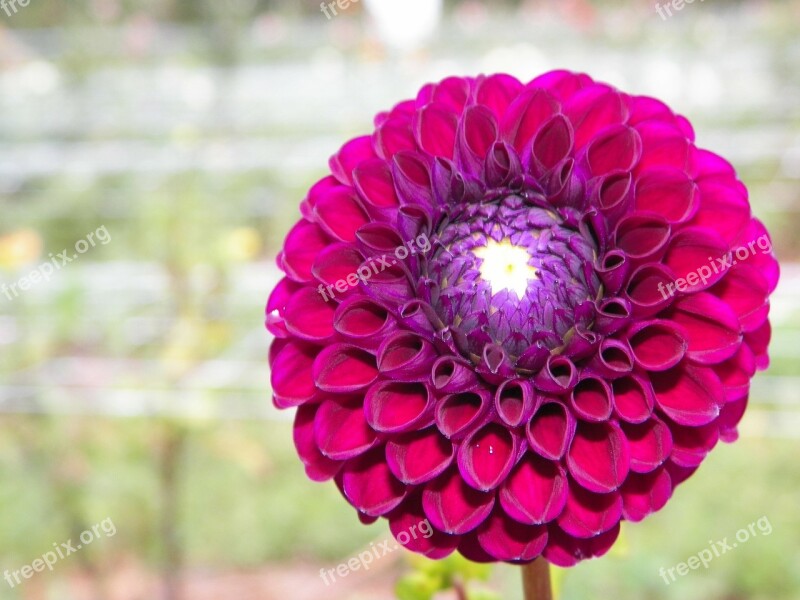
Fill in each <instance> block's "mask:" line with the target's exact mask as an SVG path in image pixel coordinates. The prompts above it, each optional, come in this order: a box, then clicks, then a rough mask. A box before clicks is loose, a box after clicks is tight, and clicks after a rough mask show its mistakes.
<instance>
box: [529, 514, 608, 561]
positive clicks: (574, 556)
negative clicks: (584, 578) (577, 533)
mask: <svg viewBox="0 0 800 600" xmlns="http://www.w3.org/2000/svg"><path fill="white" fill-rule="evenodd" d="M548 534H549V537H548V540H547V547H546V548H545V549H544V552H543V553H542V554H543V555H544V557H545V558H546V559H547V560H548V561H549V562H551V563H553V564H554V565H556V566H558V567H571V566H573V565H576V564H578V563H579V562H580V561H582V560H584V559H587V558H596V557H598V556H602V555H603V554H605V553H606V552H608V551H609V549H610V548H611V546H613V545H614V542H615V541H617V537H618V536H619V523H617V525H615V526H614V527H612V528H611V529H609V530H608V531H605V532H603V533H601V534H599V535H596V536H594V537H592V538H589V539H585V540H582V539H577V538H575V537H573V536H572V535H569V534H567V533H565V532H563V531H562V530H561V529H560V528H558V527H556V526H554V525H551V526H550V527H549V528H548Z"/></svg>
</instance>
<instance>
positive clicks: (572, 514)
mask: <svg viewBox="0 0 800 600" xmlns="http://www.w3.org/2000/svg"><path fill="white" fill-rule="evenodd" d="M621 518H622V496H620V495H619V493H617V492H614V493H611V494H595V493H592V492H589V491H587V490H585V489H583V488H581V487H580V486H577V485H571V486H569V492H568V494H567V503H566V504H565V505H564V510H563V512H562V513H561V515H559V517H558V520H557V521H556V522H557V523H558V526H559V527H560V528H561V529H562V530H563V531H564V532H565V533H568V534H569V535H572V536H575V537H576V538H581V539H585V538H592V537H594V536H596V535H599V534H601V533H603V532H605V531H608V530H609V529H612V528H613V527H614V526H616V525H617V524H618V523H619V520H620V519H621Z"/></svg>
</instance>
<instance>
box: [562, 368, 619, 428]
mask: <svg viewBox="0 0 800 600" xmlns="http://www.w3.org/2000/svg"><path fill="white" fill-rule="evenodd" d="M570 406H572V409H573V410H574V411H575V414H576V415H578V417H579V418H581V419H585V420H587V421H605V420H607V419H608V417H610V416H611V410H612V406H611V387H610V386H609V385H608V383H607V382H606V381H605V380H604V379H601V378H599V377H594V376H592V375H589V376H584V377H583V378H582V379H581V380H580V381H579V382H578V385H576V386H575V389H573V390H572V393H571V394H570Z"/></svg>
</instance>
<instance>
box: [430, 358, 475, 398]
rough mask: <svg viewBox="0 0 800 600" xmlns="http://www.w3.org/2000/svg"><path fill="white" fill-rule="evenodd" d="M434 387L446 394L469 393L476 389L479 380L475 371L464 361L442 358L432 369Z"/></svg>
mask: <svg viewBox="0 0 800 600" xmlns="http://www.w3.org/2000/svg"><path fill="white" fill-rule="evenodd" d="M431 380H432V382H433V387H435V388H436V389H437V390H439V391H441V392H444V393H445V394H452V393H456V392H460V391H469V390H471V389H472V388H474V387H476V386H477V384H478V378H477V377H476V376H475V371H473V370H472V368H470V366H469V364H468V363H467V362H466V361H464V360H463V359H458V358H455V357H453V356H442V357H440V358H437V359H436V362H434V363H433V366H432V367H431Z"/></svg>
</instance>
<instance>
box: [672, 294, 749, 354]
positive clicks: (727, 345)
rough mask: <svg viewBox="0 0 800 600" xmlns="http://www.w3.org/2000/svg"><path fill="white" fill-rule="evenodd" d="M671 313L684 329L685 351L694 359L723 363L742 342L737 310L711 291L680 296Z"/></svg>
mask: <svg viewBox="0 0 800 600" xmlns="http://www.w3.org/2000/svg"><path fill="white" fill-rule="evenodd" d="M670 316H671V319H672V320H673V321H674V322H675V323H677V324H678V325H680V327H681V328H682V329H683V331H684V332H685V336H686V341H687V343H688V346H687V351H686V354H687V356H688V357H689V358H690V359H692V360H693V361H694V362H698V363H702V364H715V363H719V362H722V361H724V360H726V359H728V358H730V357H731V356H733V355H734V354H735V353H736V351H737V350H738V349H739V346H740V344H741V342H742V332H741V329H740V326H739V319H738V317H737V316H736V313H735V312H733V310H732V309H731V308H730V307H729V306H728V305H727V304H726V303H725V302H723V301H722V300H720V299H719V298H717V297H716V296H713V295H711V294H708V293H700V294H693V295H691V296H687V297H685V298H682V299H680V300H679V301H678V302H676V303H675V305H674V307H673V312H672V314H671V315H670Z"/></svg>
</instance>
